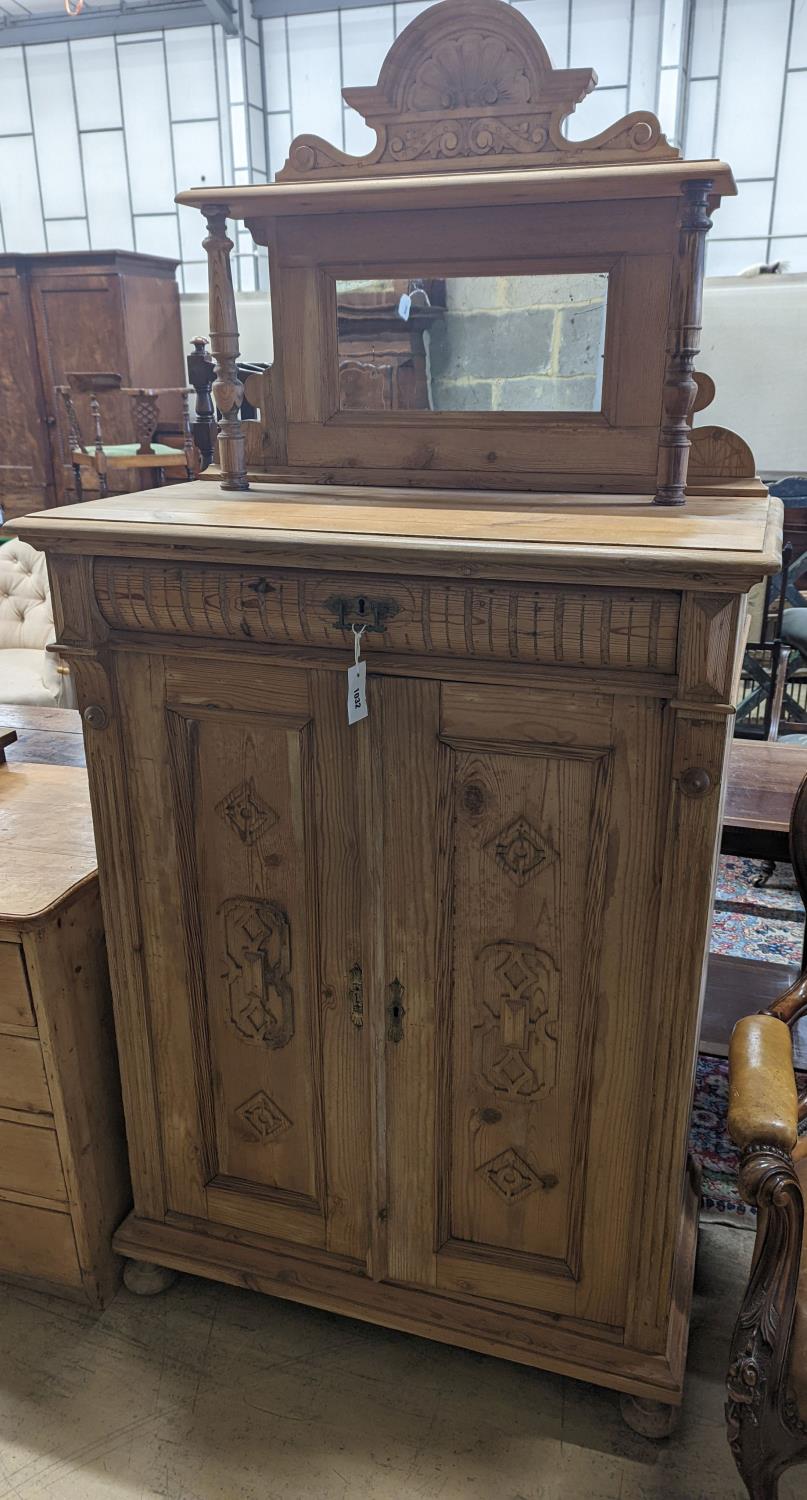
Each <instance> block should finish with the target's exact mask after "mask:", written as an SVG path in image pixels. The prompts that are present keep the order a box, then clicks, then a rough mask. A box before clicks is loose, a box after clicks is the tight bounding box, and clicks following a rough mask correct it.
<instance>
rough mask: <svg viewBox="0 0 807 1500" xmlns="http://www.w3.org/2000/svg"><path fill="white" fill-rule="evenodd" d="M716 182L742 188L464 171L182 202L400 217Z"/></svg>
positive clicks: (641, 174)
mask: <svg viewBox="0 0 807 1500" xmlns="http://www.w3.org/2000/svg"><path fill="white" fill-rule="evenodd" d="M704 181H706V182H711V183H713V184H714V195H715V197H717V198H719V197H734V196H735V195H736V192H737V187H736V184H735V182H734V177H733V175H732V171H731V168H730V167H729V166H727V165H726V163H725V162H723V161H686V162H685V161H664V162H637V163H635V164H634V163H631V165H630V166H628V167H626V166H624V165H618V166H616V165H615V166H603V167H599V166H598V167H544V168H542V169H541V170H540V171H536V170H535V169H527V170H519V169H514V168H510V169H508V170H506V171H502V172H457V173H452V174H451V175H449V174H448V173H446V174H442V173H432V174H427V173H423V174H418V175H417V176H400V177H370V176H368V177H364V178H347V179H345V178H343V179H341V180H328V181H308V182H272V183H269V184H259V185H256V186H253V187H197V188H189V189H188V191H187V192H184V193H178V194H177V199H176V201H177V203H183V204H187V205H189V206H190V207H191V208H198V209H202V210H203V209H204V208H205V207H209V206H211V205H213V204H216V205H221V206H222V207H223V208H226V211H227V215H228V217H229V218H231V219H246V220H255V221H258V220H261V219H274V218H281V217H287V216H289V215H296V214H327V213H339V212H343V213H348V212H349V213H372V212H379V211H384V210H386V211H388V212H394V211H395V210H400V209H416V208H430V207H437V206H439V207H440V208H480V207H484V206H485V205H488V206H490V207H502V206H504V205H505V204H518V203H553V202H554V203H572V202H580V201H586V200H594V201H596V200H602V199H606V200H607V199H611V200H618V199H631V198H668V197H673V198H675V197H678V195H679V194H680V192H681V188H682V186H683V184H684V183H685V182H704Z"/></svg>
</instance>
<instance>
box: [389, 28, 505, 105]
mask: <svg viewBox="0 0 807 1500" xmlns="http://www.w3.org/2000/svg"><path fill="white" fill-rule="evenodd" d="M529 99H530V84H529V79H528V77H527V74H526V72H525V70H524V63H523V59H522V58H521V57H519V55H518V53H517V52H514V51H513V49H512V47H508V46H507V45H506V43H505V42H504V41H503V40H502V38H501V37H498V36H490V35H486V34H485V33H484V32H482V31H469V32H468V33H467V34H466V35H465V36H463V37H448V38H446V40H445V41H443V42H440V43H439V44H438V45H437V46H436V47H435V49H434V52H433V53H432V55H431V56H430V57H428V58H427V59H426V61H425V62H424V63H423V65H422V67H420V68H419V69H418V72H417V74H416V75H415V78H414V79H413V81H412V84H411V86H410V88H409V91H408V94H407V98H406V105H407V107H408V108H409V109H412V110H416V111H417V112H418V113H423V114H425V113H431V112H432V111H434V110H444V109H483V108H485V107H490V106H491V105H494V104H527V103H528V102H529Z"/></svg>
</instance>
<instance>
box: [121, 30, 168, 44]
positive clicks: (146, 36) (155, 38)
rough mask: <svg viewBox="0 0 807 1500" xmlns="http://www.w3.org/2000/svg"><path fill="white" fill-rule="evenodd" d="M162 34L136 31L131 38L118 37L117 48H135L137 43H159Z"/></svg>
mask: <svg viewBox="0 0 807 1500" xmlns="http://www.w3.org/2000/svg"><path fill="white" fill-rule="evenodd" d="M162 39H163V34H162V32H161V31H138V32H137V33H136V34H135V35H132V36H121V37H118V46H119V47H132V46H136V45H137V43H138V42H161V41H162Z"/></svg>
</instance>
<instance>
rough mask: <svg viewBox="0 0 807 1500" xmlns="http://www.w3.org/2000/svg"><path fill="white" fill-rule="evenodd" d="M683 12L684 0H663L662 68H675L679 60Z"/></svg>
mask: <svg viewBox="0 0 807 1500" xmlns="http://www.w3.org/2000/svg"><path fill="white" fill-rule="evenodd" d="M684 12H685V6H684V0H664V10H663V13H662V20H661V66H662V68H677V67H678V65H679V63H680V61H681V47H682V44H683V30H684Z"/></svg>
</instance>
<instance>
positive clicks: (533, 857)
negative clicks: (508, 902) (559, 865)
mask: <svg viewBox="0 0 807 1500" xmlns="http://www.w3.org/2000/svg"><path fill="white" fill-rule="evenodd" d="M485 847H486V849H487V850H488V852H489V853H490V854H492V855H493V858H494V859H495V860H496V863H497V865H499V866H500V867H501V868H502V869H503V870H504V872H505V874H506V875H508V876H509V877H510V879H511V880H512V881H513V883H514V884H515V885H526V884H527V881H528V880H532V878H533V876H535V875H537V874H538V873H539V872H540V871H541V870H545V869H546V868H547V866H548V865H550V864H552V862H553V860H555V859H556V858H557V855H556V854H555V852H554V850H553V849H550V847H549V845H548V844H547V843H546V840H545V839H542V838H541V835H540V833H536V831H535V829H534V828H533V827H532V824H531V823H529V822H528V820H527V819H526V818H524V817H521V818H516V819H515V820H514V821H513V822H512V823H510V824H508V826H507V828H503V829H502V831H501V833H497V834H496V836H495V838H492V839H491V840H490V841H489V843H487V844H486V845H485Z"/></svg>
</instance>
